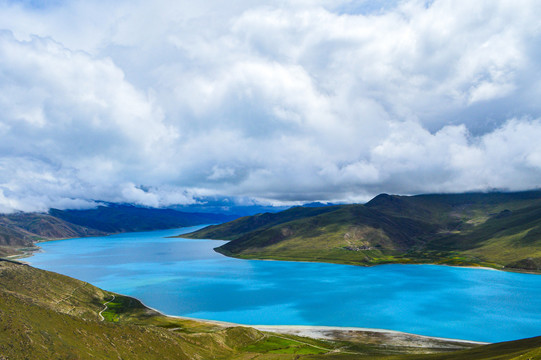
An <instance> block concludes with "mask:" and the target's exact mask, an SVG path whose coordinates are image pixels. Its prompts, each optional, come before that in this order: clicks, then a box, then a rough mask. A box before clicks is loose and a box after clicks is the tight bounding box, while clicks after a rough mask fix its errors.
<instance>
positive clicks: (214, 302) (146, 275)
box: [25, 226, 541, 342]
mask: <svg viewBox="0 0 541 360" xmlns="http://www.w3.org/2000/svg"><path fill="white" fill-rule="evenodd" d="M199 228H201V226H199V227H191V228H183V229H173V230H163V231H152V232H140V233H126V234H118V235H112V236H107V237H92V238H80V239H70V240H60V241H51V242H46V243H40V244H39V246H40V247H41V248H42V249H43V251H42V252H39V253H36V254H35V255H34V256H32V257H30V258H28V259H25V260H27V261H28V262H29V263H30V264H31V265H33V266H35V267H37V268H41V269H45V270H51V271H55V272H58V273H61V274H65V275H68V276H71V277H74V278H77V279H81V280H83V281H87V282H89V283H92V284H94V285H96V286H98V287H100V288H103V289H106V290H110V291H114V292H117V293H121V294H125V295H129V296H133V297H136V298H138V299H140V300H141V301H143V302H144V303H145V304H146V305H148V306H150V307H153V308H156V309H158V310H160V311H161V312H163V313H166V314H169V315H179V316H188V317H194V318H201V319H212V320H221V321H228V322H235V323H240V324H251V325H256V324H265V325H326V326H348V327H364V328H379V329H390V330H398V331H405V332H409V333H415V334H421V335H429V336H438V337H445V338H455V339H467V340H475V341H486V342H497V341H506V340H514V339H519V338H525V337H531V336H538V335H541V276H539V275H531V274H519V273H509V272H502V271H494V270H484V269H468V268H455V267H449V266H436V265H381V266H376V267H358V266H350V265H336V264H322V263H303V262H284V261H260V260H240V259H234V258H229V257H225V256H223V255H221V254H218V253H216V252H214V251H213V248H215V247H217V246H220V245H221V244H223V242H222V241H216V240H189V239H182V238H167V237H168V236H173V235H178V234H181V233H187V232H191V231H194V230H196V229H199Z"/></svg>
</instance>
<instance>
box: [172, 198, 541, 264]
mask: <svg viewBox="0 0 541 360" xmlns="http://www.w3.org/2000/svg"><path fill="white" fill-rule="evenodd" d="M292 215H294V216H292ZM182 236H183V237H186V236H187V237H191V238H213V239H225V240H233V241H231V242H229V243H228V244H225V245H223V246H221V247H220V248H218V249H217V251H219V252H221V253H223V254H226V255H230V256H236V257H242V258H260V259H282V260H306V261H325V262H339V263H350V264H365V265H373V264H380V263H392V262H400V263H426V262H434V263H445V264H450V265H483V266H492V267H496V268H503V267H504V266H505V267H507V268H515V269H524V270H531V271H541V192H538V191H530V192H521V193H489V194H450V195H420V196H411V197H407V196H392V195H386V194H383V195H379V196H377V197H376V198H374V199H373V200H371V201H370V202H369V203H367V204H366V205H342V206H332V207H326V208H318V209H317V212H314V209H306V208H294V209H290V210H287V211H284V212H281V213H277V214H261V215H257V216H254V217H246V218H241V219H237V220H235V221H233V222H230V223H226V224H222V225H217V226H212V227H208V228H205V229H202V230H200V231H198V232H195V233H192V234H190V235H182Z"/></svg>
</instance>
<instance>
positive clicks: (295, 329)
mask: <svg viewBox="0 0 541 360" xmlns="http://www.w3.org/2000/svg"><path fill="white" fill-rule="evenodd" d="M109 292H110V291H109ZM110 293H112V294H117V295H122V294H118V293H113V292H110ZM122 296H128V295H122ZM129 297H132V298H134V299H137V300H138V301H139V302H140V303H141V304H142V305H143V306H144V307H146V308H147V309H150V310H152V311H155V312H156V313H158V314H159V315H161V316H165V317H168V318H173V319H179V320H190V321H198V322H202V323H205V324H211V325H217V326H222V327H236V326H242V327H249V328H253V329H256V330H259V331H265V332H274V333H278V334H290V335H296V336H302V337H308V338H316V339H326V340H336V339H337V338H339V337H341V336H344V335H349V334H350V333H363V334H370V333H379V334H383V335H387V336H390V337H391V338H393V339H394V338H396V337H407V338H415V339H418V340H425V341H427V342H431V341H432V342H446V343H456V344H468V345H479V346H481V345H489V344H492V343H490V342H484V341H475V340H463V339H452V338H445V337H439V336H429V335H420V334H413V333H408V332H404V331H399V330H389V329H374V328H363V327H351V326H324V325H249V324H239V323H232V322H227V321H220V320H209V319H199V318H193V317H189V316H180V315H168V314H165V313H163V312H161V311H160V310H158V309H156V308H153V307H151V306H148V305H147V304H145V303H144V302H142V301H141V300H140V299H138V298H135V297H133V296H129ZM331 334H334V336H333V335H331Z"/></svg>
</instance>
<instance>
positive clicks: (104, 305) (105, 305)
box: [98, 295, 115, 321]
mask: <svg viewBox="0 0 541 360" xmlns="http://www.w3.org/2000/svg"><path fill="white" fill-rule="evenodd" d="M114 300H115V296H114V295H113V298H112V299H111V300H109V301H107V302H106V303H105V304H103V309H102V310H101V311H100V312H99V313H98V315H99V317H100V321H103V320H105V318H104V317H103V315H102V314H101V313H102V312H104V311H105V310H107V304H109V303H110V302H111V301H114Z"/></svg>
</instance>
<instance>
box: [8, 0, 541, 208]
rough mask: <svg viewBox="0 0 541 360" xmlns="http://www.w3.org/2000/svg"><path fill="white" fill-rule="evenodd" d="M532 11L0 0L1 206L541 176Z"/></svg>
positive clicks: (478, 183)
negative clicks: (39, 2)
mask: <svg viewBox="0 0 541 360" xmlns="http://www.w3.org/2000/svg"><path fill="white" fill-rule="evenodd" d="M539 13H541V3H540V2H539V1H535V0H531V1H528V0H514V1H508V0H485V1H476V2H471V1H461V0H460V1H456V0H435V1H420V0H410V1H406V0H404V1H388V2H381V1H369V0H364V1H363V0H357V1H346V0H340V1H325V0H318V1H301V0H299V1H293V2H286V3H284V2H282V1H236V2H234V3H227V4H225V3H223V2H221V1H214V0H207V1H204V2H199V3H197V4H194V3H193V2H188V1H166V0H159V1H155V2H145V1H124V0H120V1H117V2H114V3H110V2H104V1H100V0H94V1H77V0H74V1H55V2H50V3H48V4H47V5H43V4H42V5H38V4H37V3H35V2H32V1H20V2H19V1H5V0H4V1H0V110H1V111H0V212H10V211H16V210H22V211H43V210H46V209H48V208H49V207H59V208H81V207H89V206H92V205H93V204H94V201H96V200H103V201H113V202H130V203H136V204H141V205H146V206H169V205H173V204H190V203H194V202H196V201H198V200H197V199H199V198H201V197H204V196H215V195H216V196H219V195H223V196H238V197H239V198H242V199H246V198H252V199H254V201H259V202H266V203H277V204H282V203H295V202H301V201H317V200H319V201H347V202H354V201H364V200H367V199H368V198H370V197H371V196H373V195H375V194H377V193H380V192H388V193H401V194H414V193H426V192H461V191H476V190H480V191H484V190H489V189H508V190H522V189H531V188H538V187H539V185H541V184H540V179H541V141H540V140H539V139H541V102H539V99H540V98H541V82H540V81H539V79H540V77H541V50H540V48H539V46H538V45H539V43H541V21H540V20H539V19H538V16H537V14H539Z"/></svg>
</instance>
